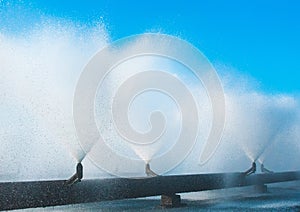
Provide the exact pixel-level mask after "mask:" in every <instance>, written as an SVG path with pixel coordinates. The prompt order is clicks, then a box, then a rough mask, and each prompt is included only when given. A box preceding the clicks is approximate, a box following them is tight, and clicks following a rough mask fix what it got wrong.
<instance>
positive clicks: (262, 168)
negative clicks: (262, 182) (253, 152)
mask: <svg viewBox="0 0 300 212" xmlns="http://www.w3.org/2000/svg"><path fill="white" fill-rule="evenodd" d="M260 170H261V172H262V173H274V172H273V171H271V170H269V169H267V168H265V166H264V164H261V166H260Z"/></svg>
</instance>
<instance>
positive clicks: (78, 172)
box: [64, 163, 83, 185]
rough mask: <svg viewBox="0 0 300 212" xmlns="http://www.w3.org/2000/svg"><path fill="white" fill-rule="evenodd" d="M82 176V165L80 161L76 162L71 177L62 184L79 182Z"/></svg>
mask: <svg viewBox="0 0 300 212" xmlns="http://www.w3.org/2000/svg"><path fill="white" fill-rule="evenodd" d="M82 177H83V166H82V164H81V163H77V166H76V173H75V174H74V175H73V176H72V177H70V178H69V179H68V180H67V181H66V182H65V183H64V184H65V185H73V184H74V183H78V182H80V181H81V179H82Z"/></svg>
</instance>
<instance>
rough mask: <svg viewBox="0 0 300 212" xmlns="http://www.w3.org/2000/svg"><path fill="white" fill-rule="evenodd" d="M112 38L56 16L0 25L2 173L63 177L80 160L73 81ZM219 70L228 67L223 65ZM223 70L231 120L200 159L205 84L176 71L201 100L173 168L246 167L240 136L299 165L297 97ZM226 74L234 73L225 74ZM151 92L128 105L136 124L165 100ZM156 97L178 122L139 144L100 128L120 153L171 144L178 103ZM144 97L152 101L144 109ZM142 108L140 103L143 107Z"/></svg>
mask: <svg viewBox="0 0 300 212" xmlns="http://www.w3.org/2000/svg"><path fill="white" fill-rule="evenodd" d="M108 41H109V36H108V33H107V31H106V30H105V26H104V25H103V24H98V25H97V26H95V27H85V26H80V25H76V24H74V23H70V22H64V23H61V22H60V21H57V20H52V19H49V20H48V21H46V22H45V23H43V24H40V25H37V26H36V27H35V28H34V29H31V30H29V31H28V32H27V35H26V36H23V37H19V36H16V35H12V34H10V33H7V32H5V31H3V32H1V31H0V71H1V72H0V75H1V76H0V90H1V92H0V120H1V122H0V142H1V149H0V170H1V174H0V180H12V179H13V180H21V179H22V180H24V179H25V180H30V179H31V180H32V179H51V178H65V177H68V176H69V175H70V173H72V172H73V168H74V167H73V164H74V160H76V161H81V160H82V159H83V158H84V157H85V152H84V151H83V150H82V148H81V146H80V144H79V141H78V139H77V136H76V131H75V128H74V125H73V117H72V102H73V95H74V89H75V86H76V82H77V80H78V78H79V75H80V73H81V71H82V68H83V67H84V65H85V64H86V62H87V61H88V60H89V58H90V57H91V56H92V55H93V54H94V53H96V51H98V50H99V49H101V48H103V47H104V46H105V45H106V44H107V43H108ZM133 65H134V64H131V66H133ZM170 67H172V65H170V66H169V68H170ZM129 70H130V64H129ZM219 71H220V72H222V71H224V70H221V69H220V68H219ZM226 71H227V74H226V76H225V75H223V76H222V77H221V81H222V83H223V85H224V87H225V95H226V111H227V114H226V116H227V122H226V128H225V130H224V135H223V139H222V142H221V145H220V147H219V148H218V150H217V152H216V154H215V155H214V157H213V158H212V159H211V161H209V162H208V163H207V164H206V165H205V166H201V167H199V166H198V164H197V162H196V161H198V158H199V154H200V153H201V150H202V148H203V145H204V141H205V139H207V131H209V129H210V125H209V123H210V121H211V118H212V117H211V109H210V105H209V101H208V99H207V96H206V94H205V92H203V93H197V92H196V91H198V90H199V88H198V87H196V86H195V83H194V82H191V81H193V79H192V78H191V77H190V76H186V74H185V72H180V71H179V72H177V73H174V74H180V75H181V76H182V77H183V78H185V81H184V82H185V83H186V84H187V85H188V86H189V87H190V89H191V90H193V89H194V91H195V92H192V93H194V94H195V97H196V99H197V101H198V102H197V103H198V104H199V107H200V108H201V111H200V112H199V117H200V122H201V123H200V131H201V130H202V132H201V133H200V135H199V136H198V138H197V143H196V146H195V148H194V149H193V151H192V153H191V154H190V156H189V157H188V158H187V159H186V160H185V161H184V162H183V163H182V164H181V165H180V166H178V167H177V168H176V169H175V170H174V171H173V173H192V172H196V173H199V172H200V171H202V172H208V171H225V170H229V171H233V170H239V171H240V170H243V169H244V168H245V165H246V166H247V163H248V161H246V160H244V159H245V158H243V157H244V155H243V152H242V151H240V150H239V149H238V148H239V147H238V146H237V145H236V144H237V143H238V144H239V146H240V147H241V149H242V150H243V151H244V152H245V153H246V154H247V156H248V157H249V159H250V160H257V159H258V158H260V160H261V162H264V161H266V162H268V163H269V164H271V166H272V164H276V163H277V162H275V161H276V160H275V159H277V158H286V160H287V161H284V160H282V161H281V163H282V164H281V167H282V168H286V169H288V168H289V167H293V168H295V167H297V166H289V165H290V164H291V160H292V156H295V155H297V154H298V153H299V151H300V145H299V136H300V133H299V132H300V131H299V126H300V118H299V114H300V113H299V98H296V97H293V96H289V95H270V94H263V93H261V92H260V91H259V90H258V89H257V90H255V89H254V90H253V89H252V90H251V89H250V90H248V89H241V87H243V84H236V83H232V81H239V80H240V77H239V76H236V75H235V74H232V72H231V71H228V70H226ZM228 75H229V76H230V78H232V79H233V80H232V81H228V80H227V77H228ZM112 77H113V76H112ZM113 80H115V78H113ZM246 81H247V80H246ZM250 83H251V82H250ZM197 86H201V85H197ZM99 89H100V88H99ZM106 89H108V90H105V89H104V90H102V92H104V93H105V92H106V91H107V93H105V94H107V95H108V96H109V92H111V91H109V88H108V87H107V88H106ZM100 90H101V89H100ZM237 90H239V91H237ZM147 95H148V96H147ZM147 95H146V96H139V97H137V98H136V101H135V102H134V103H133V104H132V105H131V109H130V114H129V116H130V121H131V124H132V125H133V127H134V128H136V129H137V130H139V131H146V130H147V129H148V128H149V125H148V124H149V122H147V121H145V120H147V114H149V112H150V111H153V109H154V108H157V107H160V105H159V104H156V103H153V101H151V99H153V98H154V97H153V96H156V94H155V92H152V93H149V94H147ZM99 97H101V93H99ZM106 98H108V97H106ZM155 98H156V100H157V99H159V100H157V102H161V103H162V104H164V105H165V106H166V107H165V108H160V110H166V111H165V112H164V113H165V114H167V117H166V119H168V120H169V123H171V124H173V125H171V126H170V128H169V130H170V131H171V132H170V137H168V138H167V140H168V141H169V143H168V142H166V143H164V144H161V145H157V146H150V147H149V148H148V149H144V148H143V149H139V148H136V147H132V146H128V145H126V144H124V143H122V142H121V140H119V139H118V138H117V137H115V136H117V135H113V136H112V135H111V131H109V130H106V131H105V130H104V129H100V131H101V130H102V131H101V132H103V133H104V137H105V138H110V140H109V139H107V144H108V145H110V146H111V147H112V148H114V149H115V150H116V151H117V152H119V154H125V155H126V156H129V157H133V158H137V157H140V158H142V159H143V160H145V161H150V160H152V159H153V158H154V157H157V156H158V155H160V154H163V153H164V152H165V151H168V149H169V148H170V147H171V146H172V145H173V143H172V141H173V140H176V139H175V138H176V136H177V134H176V133H177V129H178V127H180V126H178V125H177V123H178V122H177V121H178V120H179V119H180V118H179V117H180V116H178V112H177V109H178V108H177V106H176V104H175V103H174V102H170V101H167V100H165V96H159V97H155ZM98 100H99V101H100V102H99V105H102V106H103V105H104V107H102V110H99V111H97V110H96V114H98V119H97V120H98V121H99V123H102V122H104V123H106V120H107V119H108V118H107V116H105V110H104V109H105V103H104V102H101V101H104V100H105V99H102V100H101V98H98ZM98 100H97V101H98ZM145 102H148V103H149V104H152V105H151V106H149V108H142V109H141V107H142V106H143V104H144V103H145ZM106 106H107V105H106ZM137 110H141V111H140V113H138V112H136V111H137ZM139 114H142V115H141V116H140V115H139ZM172 120H173V121H172ZM174 120H175V121H174ZM100 125H101V124H100ZM101 126H102V125H101ZM172 136H173V137H172ZM273 141H274V143H273V144H272V142H273ZM282 144H284V145H282ZM268 151H269V152H268ZM69 153H71V155H72V156H73V157H71V156H70V154H69ZM278 155H279V156H278ZM239 157H242V159H241V160H239V159H238V158H239ZM295 158H296V157H295ZM243 160H244V162H243ZM293 161H294V162H295V164H297V162H296V161H295V160H293ZM272 162H273V163H272ZM86 164H88V165H87V166H85V168H86V172H85V173H86V175H87V177H88V176H94V175H97V174H95V173H93V171H95V172H97V171H98V172H99V170H98V169H95V168H93V165H92V164H89V162H88V161H86ZM129 166H130V164H129ZM89 168H90V169H91V170H92V171H89ZM298 168H299V167H298Z"/></svg>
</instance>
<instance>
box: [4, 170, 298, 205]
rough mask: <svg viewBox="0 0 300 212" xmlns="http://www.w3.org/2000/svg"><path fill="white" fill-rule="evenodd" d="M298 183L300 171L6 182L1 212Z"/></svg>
mask: <svg viewBox="0 0 300 212" xmlns="http://www.w3.org/2000/svg"><path fill="white" fill-rule="evenodd" d="M294 180H300V171H296V172H281V173H267V174H256V175H250V176H245V174H244V173H220V174H197V175H175V176H158V177H152V178H142V179H125V178H112V179H94V180H82V182H80V183H76V184H74V185H71V186H69V185H65V181H63V180H56V181H34V182H5V183H0V210H10V209H21V208H36V207H46V206H56V205H67V204H76V203H88V202H99V201H104V200H116V199H126V198H137V197H146V196H157V195H163V194H174V193H184V192H196V191H204V190H213V189H222V188H231V187H240V186H249V185H260V184H268V183H277V182H285V181H294Z"/></svg>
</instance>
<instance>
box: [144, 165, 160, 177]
mask: <svg viewBox="0 0 300 212" xmlns="http://www.w3.org/2000/svg"><path fill="white" fill-rule="evenodd" d="M145 172H146V175H147V176H148V177H157V176H158V174H156V173H155V172H154V171H152V170H151V168H150V164H149V163H147V164H146V167H145Z"/></svg>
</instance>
